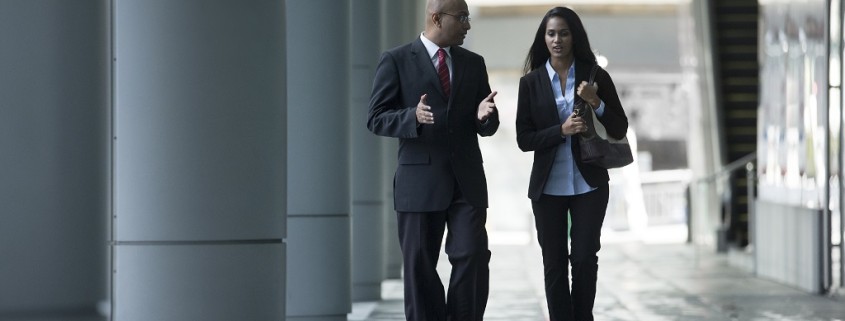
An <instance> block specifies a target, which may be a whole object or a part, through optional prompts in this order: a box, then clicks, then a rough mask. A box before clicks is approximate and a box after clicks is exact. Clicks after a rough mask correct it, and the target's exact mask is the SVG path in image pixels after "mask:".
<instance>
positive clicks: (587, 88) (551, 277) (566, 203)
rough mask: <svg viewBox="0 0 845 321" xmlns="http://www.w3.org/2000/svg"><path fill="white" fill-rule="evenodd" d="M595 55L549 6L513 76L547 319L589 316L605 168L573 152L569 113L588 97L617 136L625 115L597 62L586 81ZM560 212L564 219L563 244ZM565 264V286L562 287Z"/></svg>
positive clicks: (579, 28)
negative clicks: (521, 69)
mask: <svg viewBox="0 0 845 321" xmlns="http://www.w3.org/2000/svg"><path fill="white" fill-rule="evenodd" d="M594 65H596V56H595V54H593V51H592V49H591V48H590V42H589V40H588V39H587V32H586V31H585V30H584V26H583V24H582V23H581V19H580V18H578V15H577V14H576V13H575V12H574V11H572V10H571V9H569V8H563V7H556V8H553V9H551V10H549V12H547V13H546V15H545V16H544V17H543V21H542V22H541V23H540V27H539V28H538V29H537V34H536V36H535V38H534V43H533V44H532V45H531V48H530V50H529V52H528V57H527V58H526V61H525V75H524V76H523V77H522V78H521V79H520V80H519V99H518V103H517V112H516V129H517V143H518V144H519V148H520V149H522V150H523V151H526V152H527V151H533V152H534V165H533V168H532V169H531V179H530V183H529V187H528V197H529V198H531V206H532V209H533V211H534V218H535V223H536V227H537V239H538V241H539V243H540V247H541V248H542V253H543V266H544V267H545V285H546V299H547V302H548V306H549V315H550V316H551V320H553V321H561V320H579V321H586V320H593V313H592V310H593V303H594V301H595V296H596V277H597V272H598V256H597V253H598V251H599V248H600V247H601V244H600V236H601V226H602V222H603V221H604V216H605V210H606V209H607V199H608V184H607V182H608V180H609V177H608V175H607V170H606V169H604V168H601V167H598V166H593V165H590V164H585V163H583V162H582V161H581V158H580V156H579V155H580V148H579V145H578V134H579V133H583V132H585V131H586V130H587V127H586V123H585V122H584V120H583V119H582V118H581V117H579V116H578V115H575V114H574V113H573V106H574V105H575V103H576V102H577V101H578V100H583V101H585V102H586V103H588V104H589V105H590V106H591V107H592V108H593V110H594V111H595V113H596V116H597V118H598V120H599V121H600V122H601V123H602V124H603V125H604V126H605V128H606V129H607V132H608V134H609V135H610V136H612V137H614V138H620V139H621V138H622V137H624V136H625V132H626V131H627V129H628V119H627V117H626V116H625V111H624V110H623V109H622V104H621V103H620V102H619V96H618V95H617V93H616V87H615V86H614V85H613V81H612V80H611V79H610V75H609V74H608V73H607V72H606V71H605V70H603V69H601V68H598V70H597V72H596V76H595V84H594V85H589V84H587V79H588V78H589V74H590V71H591V69H592V67H593V66H594ZM567 213H569V215H570V217H571V220H572V228H571V232H570V238H571V251H570V249H569V247H568V246H567V229H568V226H567V225H568V222H567ZM569 264H572V289H571V291H570V287H569Z"/></svg>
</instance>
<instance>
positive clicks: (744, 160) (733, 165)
mask: <svg viewBox="0 0 845 321" xmlns="http://www.w3.org/2000/svg"><path fill="white" fill-rule="evenodd" d="M755 159H757V152H756V151H754V152H751V153H749V154H748V155H745V156H742V157H740V158H739V159H737V160H735V161H733V162H730V163H728V164H727V165H725V166H723V167H722V169H720V170H719V171H718V172H715V173H713V174H710V175H707V176H704V177H700V178H698V179H696V180H695V181H694V182H695V183H701V182H712V181H715V180H716V179H717V178H719V177H721V176H722V175H726V174H730V173H732V172H733V171H735V170H737V169H740V168H743V167H745V164H748V162H750V161H752V160H755Z"/></svg>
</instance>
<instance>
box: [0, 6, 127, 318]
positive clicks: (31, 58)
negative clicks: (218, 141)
mask: <svg viewBox="0 0 845 321" xmlns="http://www.w3.org/2000/svg"><path fill="white" fill-rule="evenodd" d="M107 4H108V1H85V2H71V1H26V0H19V1H13V0H4V1H0V39H2V44H0V75H1V76H0V319H2V320H9V319H14V320H33V319H36V318H38V319H39V320H41V319H44V320H47V319H51V320H59V319H61V318H63V317H66V316H68V315H73V316H76V317H78V320H99V319H101V317H98V315H99V313H98V312H97V308H96V307H97V305H98V302H99V301H104V300H105V299H106V297H107V294H106V293H107V285H106V280H107V272H106V271H107V270H106V266H107V264H106V261H107V253H108V251H107V249H108V247H107V246H106V215H107V214H106V213H107V209H108V197H107V196H108V174H109V167H108V166H109V165H108V164H109V161H108V154H109V151H108V146H109V139H108V123H109V114H108V113H109V96H108V89H109V74H110V71H109V59H108V55H109V49H108V40H109V34H108V26H109V23H108V18H109V10H108V6H107ZM74 320H77V319H74Z"/></svg>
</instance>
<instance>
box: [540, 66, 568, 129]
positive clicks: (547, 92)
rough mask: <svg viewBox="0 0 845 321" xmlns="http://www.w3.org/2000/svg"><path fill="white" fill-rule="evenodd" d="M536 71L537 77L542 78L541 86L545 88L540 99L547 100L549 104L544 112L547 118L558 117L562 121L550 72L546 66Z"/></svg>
mask: <svg viewBox="0 0 845 321" xmlns="http://www.w3.org/2000/svg"><path fill="white" fill-rule="evenodd" d="M536 73H537V77H538V78H540V79H539V81H540V88H543V89H542V90H540V92H542V93H543V97H540V99H542V101H545V102H546V106H549V107H548V108H545V110H544V111H543V113H544V114H545V115H544V116H545V117H546V119H557V120H559V121H562V120H561V119H560V114H559V113H558V111H557V101H555V94H554V89H552V81H551V79H549V73H548V72H547V71H546V67H545V66H543V67H541V68H540V69H538V70H537V71H536Z"/></svg>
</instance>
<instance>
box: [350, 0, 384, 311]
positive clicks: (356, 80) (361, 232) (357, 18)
mask: <svg viewBox="0 0 845 321" xmlns="http://www.w3.org/2000/svg"><path fill="white" fill-rule="evenodd" d="M351 5H352V7H351V8H350V9H351V11H350V21H349V23H350V26H351V28H349V43H350V44H351V46H350V48H349V49H350V52H349V57H350V64H349V65H350V68H351V71H350V75H349V76H350V78H349V79H350V83H349V98H350V99H349V101H350V103H351V104H352V106H350V107H351V108H350V111H351V114H350V117H349V119H350V123H349V132H350V137H351V141H352V148H351V149H350V150H351V154H350V156H351V160H352V172H351V173H350V178H351V182H350V183H351V193H352V194H351V195H352V301H377V300H380V299H381V281H382V280H383V278H384V269H385V263H384V250H385V237H384V233H385V230H384V228H382V227H383V226H384V218H385V210H384V204H385V202H384V199H383V198H384V192H383V191H384V187H383V184H382V169H381V167H382V166H381V162H382V157H381V139H380V138H379V137H378V136H375V135H373V133H371V132H370V131H369V130H367V127H366V123H367V112H368V111H369V101H370V92H371V91H372V83H373V76H374V73H375V69H376V64H377V63H378V56H379V53H380V51H381V50H380V49H381V42H380V39H379V37H373V33H374V32H378V31H379V30H380V29H381V23H380V20H381V14H380V11H379V9H380V0H357V1H353V2H351ZM391 205H392V202H391Z"/></svg>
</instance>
